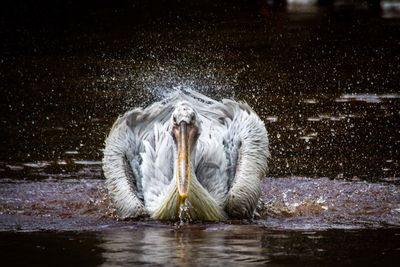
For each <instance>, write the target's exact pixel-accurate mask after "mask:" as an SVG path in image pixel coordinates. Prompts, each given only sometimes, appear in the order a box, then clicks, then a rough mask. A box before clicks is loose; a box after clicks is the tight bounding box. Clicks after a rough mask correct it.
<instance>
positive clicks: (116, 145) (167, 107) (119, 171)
mask: <svg viewBox="0 0 400 267" xmlns="http://www.w3.org/2000/svg"><path fill="white" fill-rule="evenodd" d="M172 109H173V107H172V104H171V103H160V102H157V103H155V104H153V105H151V106H150V107H148V108H146V109H141V108H137V109H133V110H131V111H129V112H127V113H125V114H124V115H123V116H122V117H120V118H118V119H117V121H116V122H115V123H114V125H113V127H112V129H111V131H110V134H109V136H108V137H107V139H106V143H105V149H104V151H103V152H104V157H103V171H104V175H105V177H106V185H107V188H108V191H109V195H110V197H111V200H112V202H113V204H114V206H115V208H116V209H117V212H118V215H119V216H120V217H121V218H127V217H133V218H135V217H139V216H143V215H147V211H146V209H145V207H144V203H143V199H144V195H143V173H142V172H143V168H142V167H141V165H142V162H143V158H142V156H143V153H145V154H146V152H147V153H151V152H152V151H151V150H150V149H149V148H150V147H151V145H150V144H152V145H153V149H154V141H153V142H151V141H149V140H152V139H153V140H154V139H155V131H154V128H155V127H154V125H155V124H160V125H166V124H167V121H168V119H169V118H170V114H171V112H172ZM146 140H147V143H146ZM146 149H147V150H146ZM149 157H150V156H149ZM149 164H150V163H149ZM145 169H146V168H145Z"/></svg>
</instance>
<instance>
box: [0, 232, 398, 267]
mask: <svg viewBox="0 0 400 267" xmlns="http://www.w3.org/2000/svg"><path fill="white" fill-rule="evenodd" d="M399 236H400V231H399V230H398V229H386V230H368V229H364V230H345V229H343V230H323V231H321V230H319V231H315V230H290V231H287V230H286V231H280V230H273V229H268V228H262V227H258V226H255V225H241V226H235V225H192V226H187V227H185V228H180V229H175V228H173V227H168V226H167V227H155V226H137V227H135V226H131V227H125V228H122V229H113V230H106V231H97V232H81V233H76V232H61V233H55V232H36V233H35V232H32V233H17V234H15V233H7V232H0V238H1V240H2V241H3V242H2V243H0V256H1V258H2V262H3V263H11V264H12V265H18V266H19V265H31V266H32V265H49V266H51V265H52V264H53V265H57V266H72V265H82V266H137V265H140V266H165V265H168V266H211V265H212V266H223V265H235V266H238V265H239V266H265V265H272V266H289V265H290V266H322V265H323V266H338V265H340V266H397V265H396V264H398V259H399V257H400V239H399ZM5 244H7V245H5ZM21 255H23V257H21Z"/></svg>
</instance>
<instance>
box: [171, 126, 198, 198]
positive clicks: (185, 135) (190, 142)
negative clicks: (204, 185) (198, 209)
mask: <svg viewBox="0 0 400 267" xmlns="http://www.w3.org/2000/svg"><path fill="white" fill-rule="evenodd" d="M173 134H174V138H175V141H176V143H177V147H178V155H177V166H176V168H177V169H176V170H177V172H176V173H177V177H176V182H177V186H178V192H179V196H180V200H181V202H184V201H185V200H186V198H187V197H188V194H189V187H190V180H191V164H190V158H191V157H190V152H191V148H192V147H193V146H194V145H195V142H196V139H197V127H195V126H194V125H192V124H188V123H187V122H185V121H182V122H180V123H179V125H177V126H176V127H174V128H173Z"/></svg>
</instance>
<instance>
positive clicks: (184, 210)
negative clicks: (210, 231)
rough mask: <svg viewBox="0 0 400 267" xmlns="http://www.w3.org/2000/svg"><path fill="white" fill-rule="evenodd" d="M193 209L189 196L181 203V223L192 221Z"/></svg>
mask: <svg viewBox="0 0 400 267" xmlns="http://www.w3.org/2000/svg"><path fill="white" fill-rule="evenodd" d="M192 209H193V207H192V205H191V204H190V201H189V199H188V198H186V199H185V200H184V201H183V202H182V203H181V204H180V205H179V225H180V226H181V225H184V224H185V223H189V222H191V221H192V216H191V215H190V211H191V210H192Z"/></svg>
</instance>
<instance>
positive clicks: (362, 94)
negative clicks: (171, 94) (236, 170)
mask: <svg viewBox="0 0 400 267" xmlns="http://www.w3.org/2000/svg"><path fill="white" fill-rule="evenodd" d="M153 2H158V1H156V0H154V1H153ZM214 2H215V1H212V3H208V2H207V1H196V2H194V3H185V4H182V3H180V4H179V3H177V2H174V1H166V2H161V3H158V5H155V6H152V7H151V8H150V4H149V1H145V3H141V2H140V1H139V2H137V4H136V5H135V6H132V5H130V4H127V3H122V2H121V3H119V5H118V6H117V5H115V6H112V5H111V4H104V3H100V4H99V3H97V4H98V6H96V5H92V4H91V3H90V1H89V2H88V3H87V4H82V3H80V4H78V2H76V3H75V2H74V1H69V3H53V2H52V3H50V2H49V3H46V2H45V3H44V4H43V5H38V4H29V3H25V4H18V3H14V4H10V6H9V7H7V8H5V9H3V10H2V11H0V12H1V13H2V19H1V20H0V36H1V39H2V44H1V46H0V47H1V51H2V53H1V58H0V79H1V83H0V96H1V99H2V101H1V102H0V123H1V127H0V136H1V138H0V146H1V150H0V240H1V241H0V255H1V259H2V263H7V265H28V264H29V265H49V266H53V265H56V264H57V265H65V266H71V265H83V266H99V265H104V266H115V265H129V266H131V265H139V264H141V265H151V266H154V265H165V264H168V265H175V266H188V265H194V266H196V265H202V266H203V265H211V264H212V265H217V266H220V265H227V264H235V265H252V266H254V265H272V266H288V265H297V266H321V265H322V266H333V265H335V266H337V265H339V264H340V265H361V264H362V265H366V266H397V264H398V262H399V260H400V241H399V240H400V238H399V236H400V230H399V229H400V194H399V190H400V187H399V186H400V183H399V181H400V179H399V171H400V162H399V159H400V138H399V137H400V127H399V126H400V125H399V124H400V113H399V110H400V94H399V84H400V73H399V72H400V66H399V65H400V54H399V51H400V27H399V26H400V20H399V18H398V16H396V14H395V13H394V15H393V14H391V15H390V16H388V15H387V14H385V13H379V12H376V11H373V10H372V11H371V10H368V9H366V8H365V7H363V6H348V5H346V7H342V6H340V5H335V6H334V7H328V8H304V7H302V8H299V7H296V8H293V7H287V10H286V11H285V9H279V8H278V9H271V8H270V7H268V5H266V4H264V3H263V2H262V1H260V2H257V3H253V2H251V1H250V2H241V1H234V2H232V1H229V2H226V3H225V2H217V3H214ZM167 7H174V8H173V9H168V8H167ZM179 86H184V87H191V88H195V89H196V90H199V91H200V92H203V93H205V94H208V95H209V96H212V97H214V98H221V97H229V98H235V99H239V100H244V101H247V102H248V103H249V104H250V105H251V106H252V107H254V109H255V110H256V111H257V113H258V114H259V115H260V117H261V118H262V119H263V120H264V121H265V123H266V126H267V128H268V131H269V133H270V142H271V154H272V158H271V162H270V168H269V169H270V170H269V173H268V177H266V178H265V179H264V180H263V184H262V186H263V188H262V191H263V194H262V202H261V203H260V206H259V209H258V214H257V216H255V218H253V219H252V220H245V221H229V222H226V223H215V224H205V223H201V222H191V223H184V224H180V225H175V223H172V222H171V223H160V222H154V221H149V220H146V219H142V220H139V221H118V220H117V219H116V218H115V212H114V210H113V208H112V206H111V205H110V202H109V199H108V198H107V195H106V193H105V190H104V180H103V177H102V173H101V162H100V160H101V155H102V148H103V142H104V139H105V137H106V135H107V133H108V131H109V129H110V127H111V125H112V123H113V121H114V120H115V119H116V117H117V116H118V115H119V114H121V113H123V112H124V111H126V110H128V109H129V108H130V107H133V106H145V105H147V104H149V103H151V102H152V101H154V100H157V99H160V98H162V97H163V95H165V94H166V92H167V91H168V90H171V89H173V88H174V87H179ZM21 255H23V256H21Z"/></svg>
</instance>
